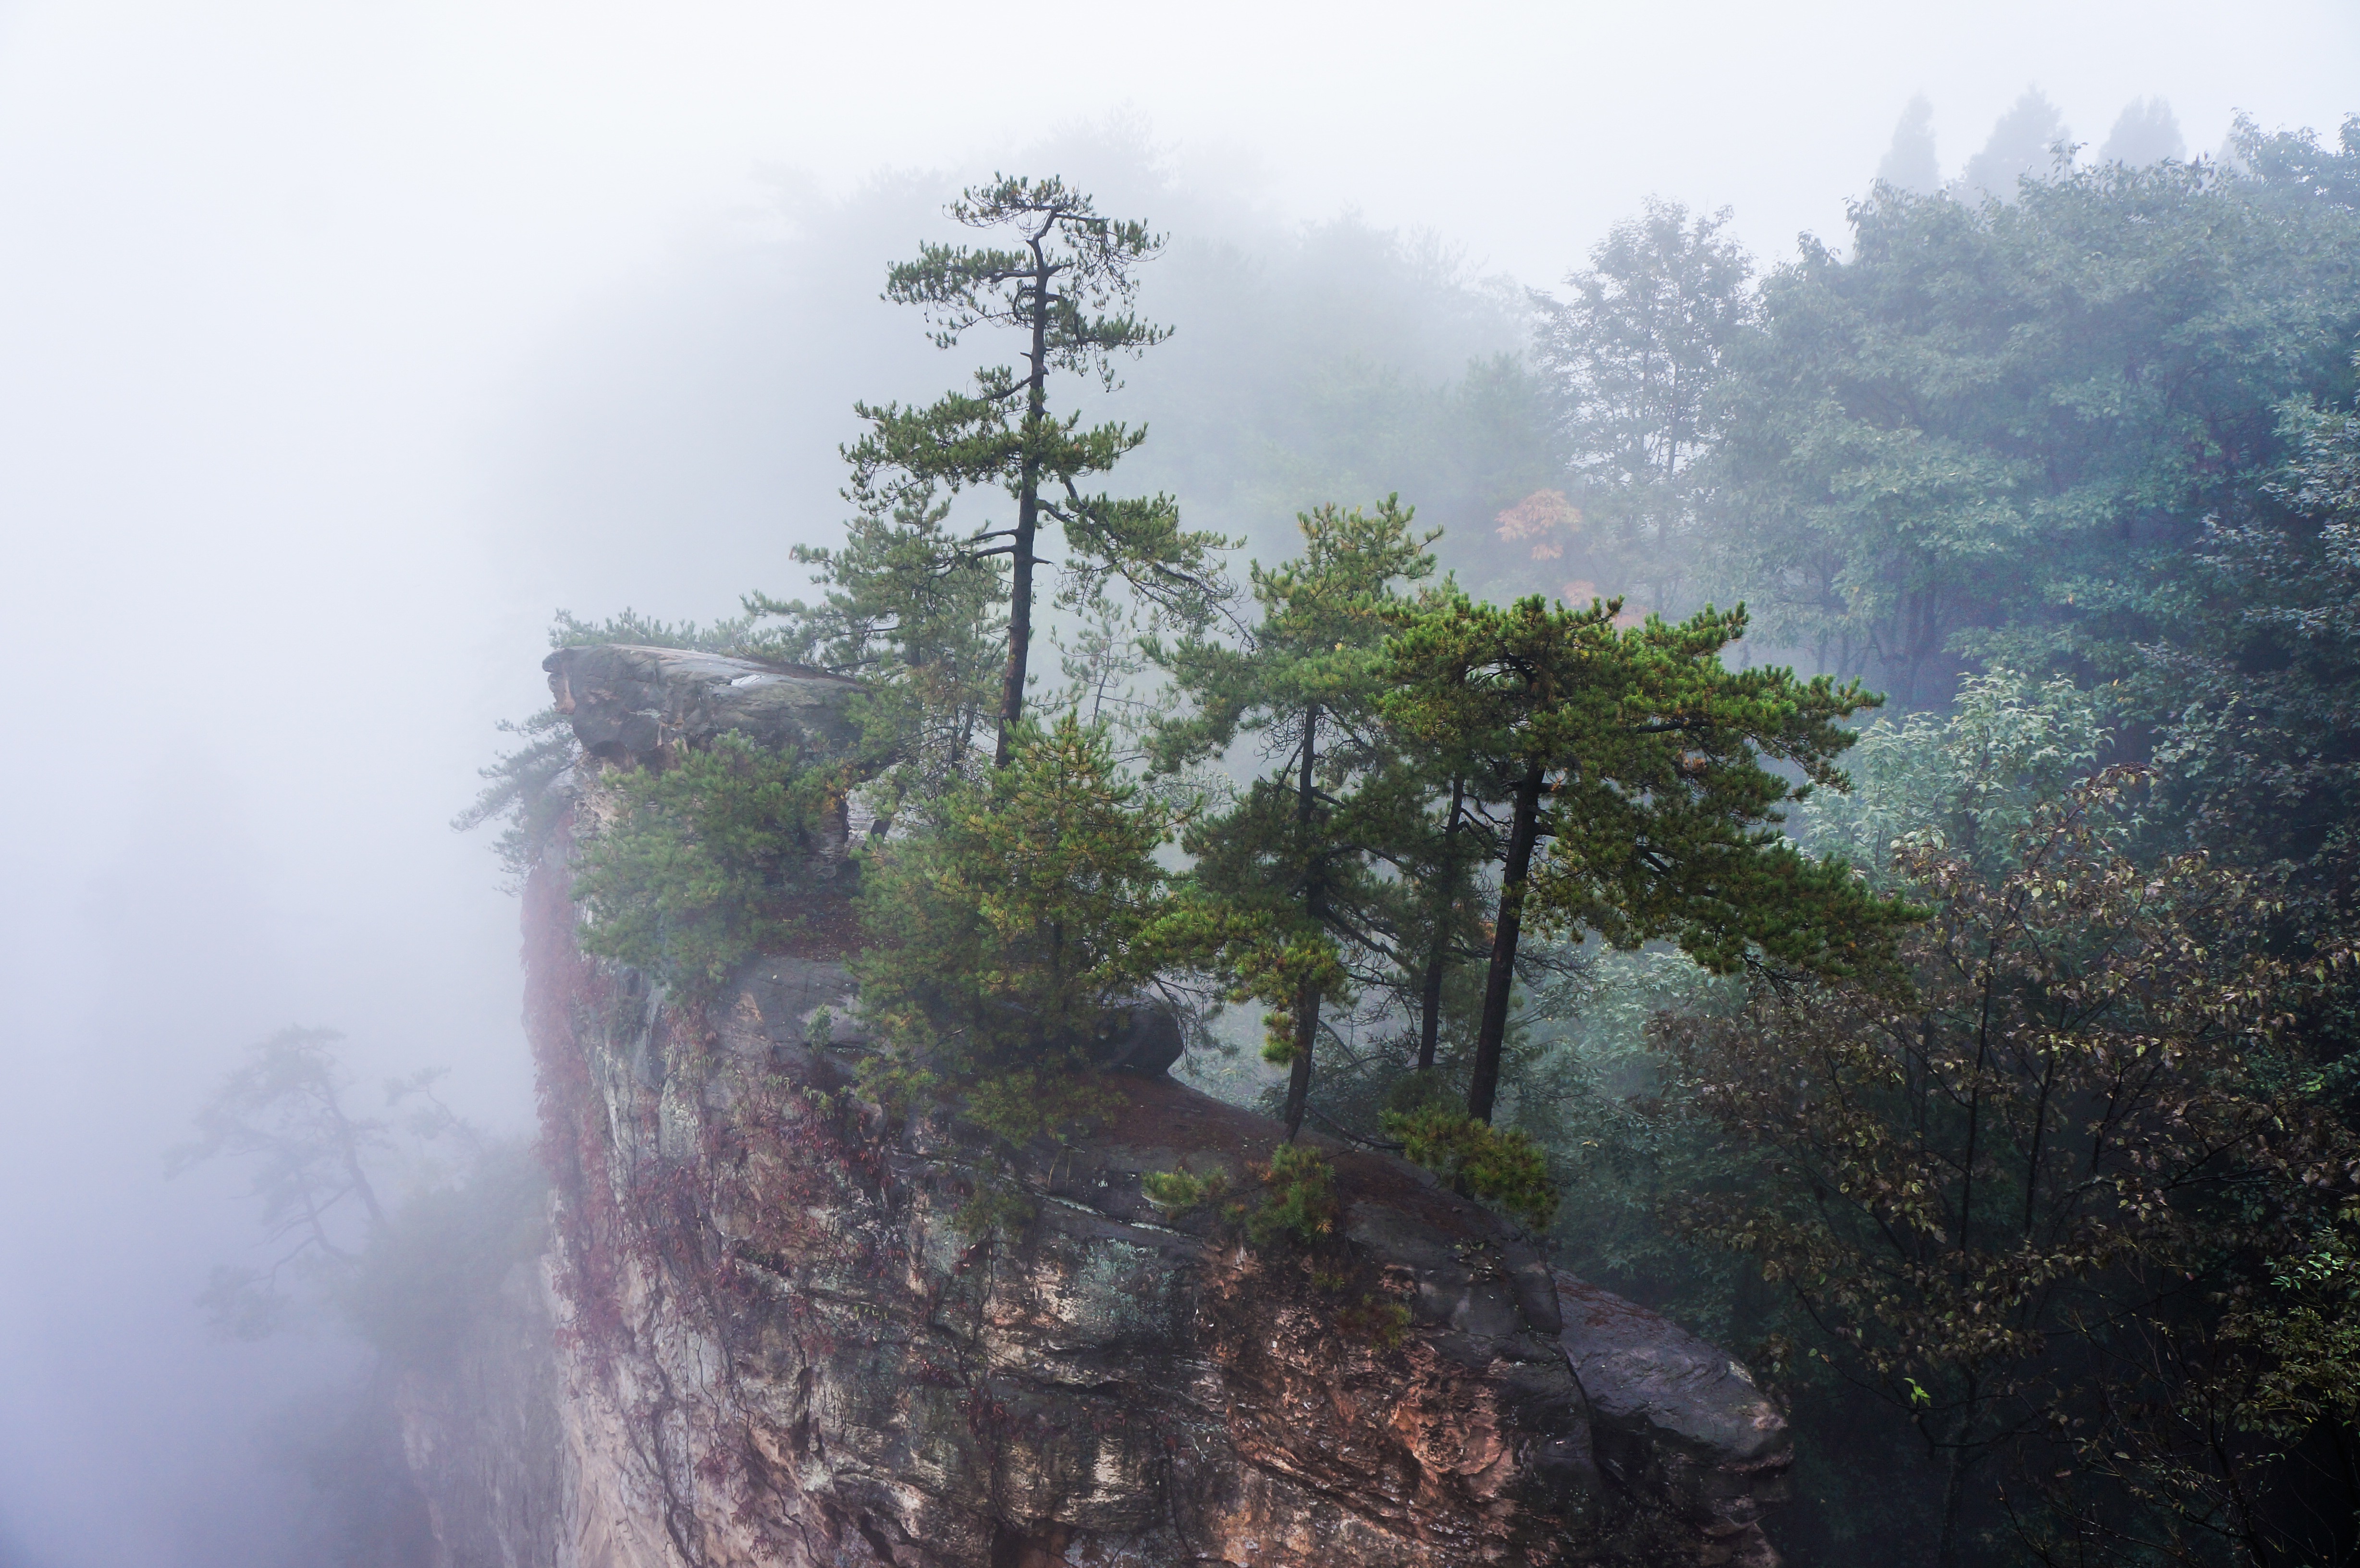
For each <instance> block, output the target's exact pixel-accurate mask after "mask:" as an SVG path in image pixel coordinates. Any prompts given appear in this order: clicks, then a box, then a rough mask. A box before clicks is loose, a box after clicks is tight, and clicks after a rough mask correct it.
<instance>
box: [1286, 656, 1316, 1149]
mask: <svg viewBox="0 0 2360 1568" xmlns="http://www.w3.org/2000/svg"><path fill="white" fill-rule="evenodd" d="M1318 760H1319V704H1318V703H1317V702H1314V703H1312V704H1311V705H1310V706H1309V707H1307V708H1306V709H1304V710H1303V772H1302V775H1301V782H1300V783H1299V784H1298V785H1297V786H1296V788H1295V826H1296V829H1297V831H1298V832H1300V833H1302V834H1303V844H1304V847H1305V848H1306V850H1308V848H1309V845H1310V840H1311V822H1312V818H1313V816H1314V815H1315V814H1316V812H1317V808H1318V803H1319V797H1318V794H1317V789H1315V786H1314V777H1313V769H1314V768H1316V767H1317V763H1318ZM1320 873H1321V866H1320V863H1319V858H1318V856H1317V855H1311V854H1306V856H1305V859H1304V876H1303V912H1304V914H1305V915H1306V917H1308V918H1309V919H1310V920H1311V921H1312V922H1313V923H1314V924H1315V925H1316V924H1317V922H1318V920H1319V916H1320V913H1321V909H1320V897H1319V895H1320V886H1319V884H1320ZM1318 1038H1319V985H1318V983H1317V981H1313V980H1306V981H1304V982H1303V984H1302V985H1300V986H1298V987H1296V989H1295V1061H1294V1062H1293V1064H1292V1067H1291V1069H1290V1070H1289V1072H1288V1073H1287V1076H1286V1141H1287V1142H1289V1143H1293V1142H1294V1141H1295V1134H1296V1133H1297V1132H1299V1131H1300V1130H1301V1129H1302V1127H1303V1113H1304V1110H1305V1108H1306V1106H1308V1105H1310V1103H1311V1048H1312V1046H1313V1044H1314V1043H1316V1042H1317V1040H1318Z"/></svg>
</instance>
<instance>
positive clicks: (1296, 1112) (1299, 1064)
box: [1286, 980, 1319, 1143]
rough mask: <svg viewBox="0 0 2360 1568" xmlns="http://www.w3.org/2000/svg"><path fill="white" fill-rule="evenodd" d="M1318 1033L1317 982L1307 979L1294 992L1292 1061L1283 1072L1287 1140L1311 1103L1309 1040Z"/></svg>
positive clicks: (1299, 1126) (1290, 1139)
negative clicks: (1293, 1051) (1293, 1055)
mask: <svg viewBox="0 0 2360 1568" xmlns="http://www.w3.org/2000/svg"><path fill="white" fill-rule="evenodd" d="M1318 1034H1319V986H1318V984H1317V982H1316V981H1310V980H1306V981H1305V982H1304V983H1303V986H1302V988H1301V989H1300V990H1298V991H1297V992H1296V993H1295V1062H1294V1064H1293V1066H1292V1067H1291V1068H1289V1070H1288V1072H1287V1075H1286V1141H1287V1142H1289V1143H1293V1142H1294V1141H1295V1134H1296V1133H1298V1132H1301V1131H1302V1130H1303V1113H1304V1110H1305V1109H1306V1107H1307V1106H1308V1105H1310V1104H1311V1044H1312V1041H1313V1040H1316V1039H1317V1038H1318Z"/></svg>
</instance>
